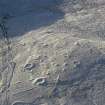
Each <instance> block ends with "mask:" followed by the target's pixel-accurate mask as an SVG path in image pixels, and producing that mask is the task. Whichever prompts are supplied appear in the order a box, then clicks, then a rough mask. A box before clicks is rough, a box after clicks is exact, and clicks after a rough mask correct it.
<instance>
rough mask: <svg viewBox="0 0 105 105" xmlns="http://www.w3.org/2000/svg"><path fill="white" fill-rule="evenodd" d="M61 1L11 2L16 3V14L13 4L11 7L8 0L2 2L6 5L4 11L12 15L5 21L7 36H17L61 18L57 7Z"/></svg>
mask: <svg viewBox="0 0 105 105" xmlns="http://www.w3.org/2000/svg"><path fill="white" fill-rule="evenodd" d="M31 1H32V0H31ZM62 1H63V0H61V1H59V2H58V1H56V0H45V2H43V0H39V1H34V2H33V1H32V2H33V4H32V3H31V5H27V4H28V2H29V1H27V2H20V1H19V3H17V4H16V3H14V2H13V3H14V5H16V10H17V11H18V12H17V15H16V10H14V11H13V9H14V7H15V6H14V5H11V6H13V8H12V7H10V3H8V2H6V3H4V4H6V6H7V7H8V8H7V9H6V10H5V13H6V14H9V13H11V14H12V15H14V16H12V17H10V18H9V19H8V21H7V25H6V27H7V30H6V31H7V32H8V36H9V37H18V36H21V35H24V34H25V33H28V32H30V31H32V30H36V29H38V28H41V27H46V26H49V25H51V24H53V23H54V22H56V21H57V20H59V19H62V18H63V16H64V13H63V12H61V11H60V10H59V9H58V8H57V7H59V5H60V4H61V3H62ZM22 3H23V4H22ZM25 3H26V5H25ZM2 4H3V3H2ZM4 7H5V6H4ZM9 7H10V10H9ZM19 7H20V8H19ZM23 7H24V8H23ZM2 8H3V6H2ZM3 10H4V9H3ZM8 10H9V13H8ZM5 13H4V14H5Z"/></svg>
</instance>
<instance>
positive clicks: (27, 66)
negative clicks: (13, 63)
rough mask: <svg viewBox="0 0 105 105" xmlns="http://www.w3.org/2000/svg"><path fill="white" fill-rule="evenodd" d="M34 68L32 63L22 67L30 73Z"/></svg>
mask: <svg viewBox="0 0 105 105" xmlns="http://www.w3.org/2000/svg"><path fill="white" fill-rule="evenodd" d="M34 67H35V64H34V63H29V64H26V65H25V66H24V70H28V71H31V70H32V69H33V68H34Z"/></svg>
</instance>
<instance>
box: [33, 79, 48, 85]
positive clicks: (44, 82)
mask: <svg viewBox="0 0 105 105" xmlns="http://www.w3.org/2000/svg"><path fill="white" fill-rule="evenodd" d="M32 84H34V85H35V84H36V85H44V84H46V78H45V77H40V78H36V79H34V80H33V81H32Z"/></svg>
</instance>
